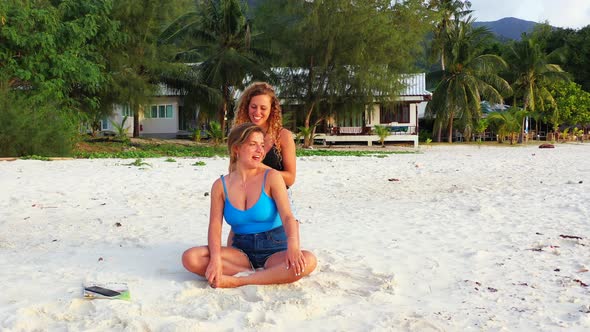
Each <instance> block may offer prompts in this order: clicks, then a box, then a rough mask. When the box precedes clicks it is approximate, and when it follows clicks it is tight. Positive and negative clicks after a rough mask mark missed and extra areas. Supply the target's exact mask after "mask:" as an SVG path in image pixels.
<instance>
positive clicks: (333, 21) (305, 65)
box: [255, 0, 428, 146]
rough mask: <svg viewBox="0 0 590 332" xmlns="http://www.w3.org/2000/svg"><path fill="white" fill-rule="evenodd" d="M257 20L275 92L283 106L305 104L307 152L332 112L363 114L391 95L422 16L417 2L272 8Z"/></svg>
mask: <svg viewBox="0 0 590 332" xmlns="http://www.w3.org/2000/svg"><path fill="white" fill-rule="evenodd" d="M277 13H283V14H282V15H277ZM257 18H258V21H257V22H258V24H257V25H255V26H257V27H258V29H259V30H260V31H263V32H264V34H265V36H266V38H267V40H268V45H270V47H271V51H272V54H275V55H277V56H276V57H275V58H274V63H275V64H276V65H275V66H274V67H275V68H276V70H275V75H276V81H275V83H276V85H277V86H278V87H279V90H280V91H281V94H282V95H283V96H284V97H285V98H288V100H297V101H300V102H302V103H303V104H304V109H303V114H302V118H303V125H304V127H305V128H311V130H307V131H306V132H307V134H306V135H305V138H304V146H309V145H311V144H312V142H313V140H312V137H313V135H314V132H315V126H316V125H317V124H318V123H319V122H320V121H322V120H323V119H325V118H326V117H327V116H329V115H331V113H332V112H334V110H335V107H334V105H348V107H345V108H343V109H346V110H350V109H351V108H354V109H356V110H357V112H363V111H364V107H365V105H366V104H368V103H371V102H374V101H379V100H381V101H383V100H389V99H391V98H392V97H393V96H395V95H397V93H398V91H399V90H400V88H401V85H400V84H399V83H398V77H399V75H400V73H404V72H408V71H410V70H411V69H412V65H413V60H412V59H415V58H416V57H419V56H420V54H421V52H422V48H421V44H420V40H422V39H423V36H424V34H425V33H426V31H427V25H426V24H424V21H425V20H426V19H427V18H428V15H427V12H426V10H425V8H424V7H423V6H422V2H421V1H416V0H409V1H405V2H396V3H393V2H391V1H385V0H376V1H359V2H354V3H351V2H350V1H348V0H323V1H304V0H299V1H293V0H276V1H266V2H264V5H261V6H260V11H259V12H258V16H257Z"/></svg>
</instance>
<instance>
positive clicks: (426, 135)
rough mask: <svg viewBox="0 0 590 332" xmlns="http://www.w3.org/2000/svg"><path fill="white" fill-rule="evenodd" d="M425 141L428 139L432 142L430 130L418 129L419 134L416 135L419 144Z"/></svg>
mask: <svg viewBox="0 0 590 332" xmlns="http://www.w3.org/2000/svg"><path fill="white" fill-rule="evenodd" d="M427 139H430V141H431V142H432V132H431V131H430V130H426V129H420V132H419V133H418V140H419V141H420V142H426V140H427Z"/></svg>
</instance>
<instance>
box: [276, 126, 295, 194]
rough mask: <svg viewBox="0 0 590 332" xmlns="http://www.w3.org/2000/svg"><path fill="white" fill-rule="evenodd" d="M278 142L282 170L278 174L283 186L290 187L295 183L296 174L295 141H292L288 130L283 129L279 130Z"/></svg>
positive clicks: (291, 135)
mask: <svg viewBox="0 0 590 332" xmlns="http://www.w3.org/2000/svg"><path fill="white" fill-rule="evenodd" d="M279 140H280V144H281V157H282V159H283V169H284V170H283V171H281V172H280V173H281V176H282V177H283V180H284V181H285V184H286V185H287V186H289V187H291V186H292V185H293V184H294V183H295V173H296V172H297V158H296V155H295V151H296V148H295V141H294V140H293V133H291V131H290V130H288V129H285V128H283V129H281V133H280V135H279Z"/></svg>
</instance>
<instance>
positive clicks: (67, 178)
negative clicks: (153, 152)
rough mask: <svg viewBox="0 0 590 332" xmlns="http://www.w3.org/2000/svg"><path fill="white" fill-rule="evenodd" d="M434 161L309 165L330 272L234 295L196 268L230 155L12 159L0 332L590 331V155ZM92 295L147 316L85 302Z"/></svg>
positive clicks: (562, 152) (416, 157)
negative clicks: (197, 249) (183, 259)
mask: <svg viewBox="0 0 590 332" xmlns="http://www.w3.org/2000/svg"><path fill="white" fill-rule="evenodd" d="M420 151H421V152H420V153H419V154H405V155H403V154H402V155H400V154H397V155H390V156H387V157H385V158H377V157H305V158H299V159H298V174H297V183H296V185H295V187H294V188H293V189H294V198H295V201H296V205H297V214H298V216H299V218H300V219H301V220H302V222H303V223H302V226H301V233H302V234H301V236H302V243H303V247H305V248H306V249H310V250H312V251H314V252H315V253H316V255H317V256H318V260H319V266H318V269H317V270H316V272H314V273H313V274H312V275H311V276H310V277H308V278H305V279H302V280H300V281H299V282H297V283H295V284H291V285H281V286H248V287H242V288H239V289H231V290H220V289H212V288H210V287H209V286H208V285H207V283H206V282H205V281H203V279H200V278H199V277H196V276H194V275H192V274H190V273H188V272H186V271H185V270H184V269H183V268H182V266H181V264H180V255H181V253H182V252H183V251H184V250H185V249H186V248H188V247H190V246H194V245H201V244H205V243H206V233H207V224H208V212H209V197H207V196H206V195H205V194H206V193H207V192H209V190H210V186H211V184H212V182H213V180H214V179H215V178H216V177H217V176H218V175H219V174H222V173H225V171H226V167H227V159H226V158H212V159H197V158H195V159H180V158H178V159H177V162H166V161H165V158H161V159H148V160H146V161H147V162H148V163H149V164H150V165H151V166H144V167H143V168H139V167H135V166H125V165H124V164H126V163H130V162H132V161H133V160H113V159H106V160H104V159H103V160H69V161H68V160H66V161H51V162H43V161H34V160H30V161H25V160H17V161H11V162H8V161H5V162H0V184H1V188H2V190H1V193H0V285H2V286H3V287H2V291H1V292H0V330H2V331H45V330H52V331H54V330H57V331H85V330H93V331H232V330H235V331H241V330H251V331H271V330H272V331H286V330H292V331H299V330H304V329H305V330H307V331H465V330H474V331H480V330H483V331H587V330H588V329H590V287H584V286H583V284H590V272H588V269H590V189H589V186H590V145H589V144H584V145H582V144H560V145H557V147H556V148H555V149H538V148H536V147H514V148H509V147H500V148H498V147H489V146H483V147H481V148H478V147H477V146H453V147H433V148H427V147H423V148H421V149H420ZM199 160H202V161H204V162H205V163H206V165H205V166H193V165H192V164H194V163H195V162H196V161H199ZM389 179H392V181H389ZM393 179H397V180H399V181H393ZM117 222H118V223H120V224H121V226H120V227H117V226H116V225H115V224H116V223H117ZM227 231H228V229H227V227H225V229H224V234H225V233H227ZM560 235H569V236H579V237H582V239H572V238H564V237H561V236H560ZM87 281H99V282H101V281H102V282H126V283H127V284H128V285H129V287H130V289H131V296H132V301H130V302H127V301H120V300H85V299H82V298H81V296H82V289H81V285H82V284H83V283H84V282H87Z"/></svg>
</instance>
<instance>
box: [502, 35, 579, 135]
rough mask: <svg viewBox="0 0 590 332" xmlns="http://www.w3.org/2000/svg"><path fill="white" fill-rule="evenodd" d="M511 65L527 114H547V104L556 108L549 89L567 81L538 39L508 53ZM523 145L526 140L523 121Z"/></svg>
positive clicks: (517, 95)
mask: <svg viewBox="0 0 590 332" xmlns="http://www.w3.org/2000/svg"><path fill="white" fill-rule="evenodd" d="M506 58H507V61H508V63H509V66H510V70H509V71H508V74H507V76H508V77H510V78H511V81H512V82H513V83H512V88H513V90H514V92H515V100H520V101H521V105H522V108H523V110H524V113H525V114H527V115H528V114H534V113H536V112H537V111H543V110H545V109H546V108H547V105H555V99H554V98H553V96H552V95H551V93H550V91H549V87H550V86H552V85H553V84H555V83H556V82H558V81H563V80H567V79H568V77H567V75H566V74H565V73H564V72H563V70H562V69H561V67H560V66H559V65H556V64H551V63H548V62H547V56H546V55H545V54H544V53H543V52H542V51H541V48H540V47H539V45H538V44H537V42H536V41H535V39H531V38H525V39H524V40H522V41H520V42H517V43H514V44H513V45H512V46H511V47H510V48H509V51H508V54H506ZM522 121H523V124H522V125H521V134H520V136H519V142H522V140H523V137H524V119H523V120H522Z"/></svg>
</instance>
